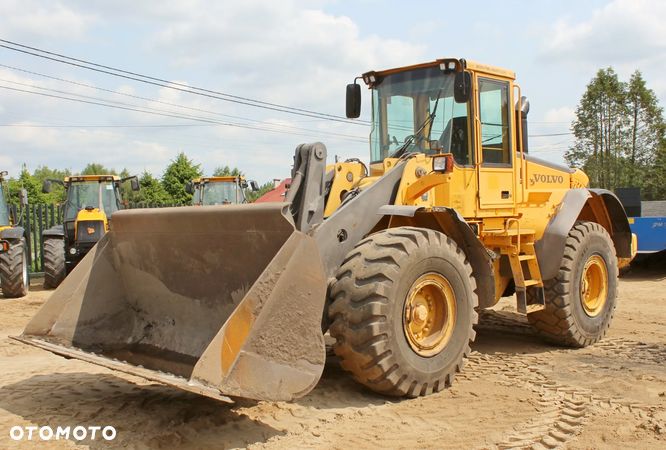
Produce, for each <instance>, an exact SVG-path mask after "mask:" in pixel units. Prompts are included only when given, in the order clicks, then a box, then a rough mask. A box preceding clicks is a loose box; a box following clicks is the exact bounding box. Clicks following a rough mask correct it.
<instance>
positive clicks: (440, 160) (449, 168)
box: [432, 155, 453, 173]
mask: <svg viewBox="0 0 666 450" xmlns="http://www.w3.org/2000/svg"><path fill="white" fill-rule="evenodd" d="M432 170H433V171H434V172H443V173H449V172H453V156H452V155H443V156H435V157H433V158H432Z"/></svg>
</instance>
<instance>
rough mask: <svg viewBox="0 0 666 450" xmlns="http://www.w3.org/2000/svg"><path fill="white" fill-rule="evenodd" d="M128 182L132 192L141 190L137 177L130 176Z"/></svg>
mask: <svg viewBox="0 0 666 450" xmlns="http://www.w3.org/2000/svg"><path fill="white" fill-rule="evenodd" d="M129 182H130V186H131V187H132V190H133V191H134V192H136V191H139V190H141V183H139V179H138V178H137V177H132V178H130V180H129Z"/></svg>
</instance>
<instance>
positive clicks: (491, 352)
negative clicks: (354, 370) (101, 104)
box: [0, 265, 666, 449]
mask: <svg viewBox="0 0 666 450" xmlns="http://www.w3.org/2000/svg"><path fill="white" fill-rule="evenodd" d="M664 266H665V267H662V268H660V269H657V270H654V269H653V270H652V271H645V270H641V271H634V272H632V273H630V274H629V275H628V276H627V277H625V278H623V279H622V280H621V283H620V296H619V305H618V309H617V312H616V315H615V319H614V323H613V325H612V326H611V331H610V334H609V335H608V336H607V338H606V339H605V340H603V341H602V342H600V343H599V344H597V345H594V346H592V347H588V348H585V349H581V350H571V349H561V348H556V347H552V346H548V345H545V344H543V343H541V342H540V341H539V340H538V339H537V338H536V337H534V336H533V335H532V332H531V330H530V329H529V327H528V326H527V325H526V324H525V323H524V320H522V319H521V318H520V316H517V315H516V314H515V313H513V312H512V310H513V306H512V304H511V303H510V302H509V299H505V300H503V302H502V303H501V305H500V307H499V308H498V309H499V312H497V313H491V314H490V315H486V316H485V317H484V324H483V325H481V326H480V327H479V331H478V337H477V342H476V343H475V345H474V347H473V350H474V352H473V354H472V355H471V357H470V359H469V361H468V364H467V365H466V367H465V369H464V371H463V374H461V376H459V377H458V378H457V379H456V381H455V383H454V385H453V387H452V388H450V389H446V390H444V391H443V392H441V393H439V394H436V395H432V396H429V397H425V398H419V399H415V400H401V401H397V400H393V399H387V398H383V397H381V396H378V395H375V394H373V393H371V392H368V391H366V390H365V389H363V388H362V387H360V386H359V385H357V384H355V383H354V382H353V381H351V380H350V378H349V377H348V376H346V375H345V373H344V372H342V371H341V370H340V369H339V368H338V367H337V365H336V363H335V361H333V360H332V361H330V362H329V363H328V364H327V367H326V369H325V371H324V375H323V378H322V380H321V381H320V383H319V385H318V386H317V388H316V389H315V390H314V391H313V392H312V393H310V394H309V395H307V396H306V397H304V398H302V399H300V400H299V401H296V402H293V403H270V402H251V401H244V402H242V403H237V404H234V405H230V404H225V403H220V402H217V401H215V400H211V399H207V398H204V397H198V396H196V395H194V394H189V393H186V392H180V391H178V390H176V389H172V388H169V387H166V386H161V385H158V384H153V383H150V382H146V381H144V380H141V379H138V378H134V377H131V376H125V375H122V374H118V373H114V372H111V371H109V370H106V369H103V368H100V367H97V366H94V365H90V364H87V363H83V362H79V361H75V360H66V359H64V358H60V357H57V356H54V355H51V354H50V353H47V352H44V351H41V350H38V349H34V348H31V347H28V346H25V345H22V344H20V343H18V342H15V341H12V340H10V339H8V338H7V336H9V335H16V334H19V333H20V332H21V330H22V328H23V326H24V325H25V324H26V322H27V321H28V320H29V318H30V317H31V315H32V314H34V313H35V311H36V310H37V309H38V308H39V307H40V306H41V305H42V304H43V303H44V301H45V300H46V299H47V298H48V295H49V292H48V291H43V290H40V289H39V288H38V287H37V286H34V289H33V292H32V293H31V294H30V295H29V296H28V297H26V298H24V299H20V300H4V299H0V448H70V447H91V448H97V447H109V446H111V447H124V448H175V447H180V448H234V447H251V448H315V447H318V448H340V449H343V448H344V449H347V448H369V447H385V448H410V449H411V448H511V447H517V448H556V447H561V448H575V449H579V448H580V449H582V448H619V447H630V448H655V449H656V448H662V449H663V448H666V326H665V324H666V265H664ZM15 425H21V426H30V425H34V426H51V427H53V428H54V429H55V428H56V427H58V426H67V425H70V426H74V425H83V426H96V425H102V426H104V425H113V426H114V427H115V428H116V429H117V433H118V434H117V438H116V439H115V440H114V441H113V442H111V443H109V442H107V441H104V440H99V439H98V440H95V441H91V440H88V441H84V442H77V441H75V440H74V439H70V440H59V441H49V442H46V443H45V442H40V441H32V442H28V441H21V442H17V441H13V440H11V439H10V437H9V430H10V428H11V427H12V426H15Z"/></svg>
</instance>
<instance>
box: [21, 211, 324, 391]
mask: <svg viewBox="0 0 666 450" xmlns="http://www.w3.org/2000/svg"><path fill="white" fill-rule="evenodd" d="M287 208H288V206H287V205H286V204H276V203H264V204H251V205H225V206H210V207H196V206H195V207H182V208H164V209H153V210H140V209H137V210H128V211H120V212H117V213H115V214H114V215H113V218H112V225H111V228H112V229H111V231H110V232H109V233H107V234H106V235H105V236H104V237H103V238H102V239H101V240H100V242H99V243H98V244H97V246H95V247H94V248H93V250H91V251H90V252H89V253H88V255H87V256H86V257H85V258H84V259H83V260H82V261H81V263H79V265H78V266H77V267H76V268H75V269H74V270H73V271H72V273H71V274H70V275H69V276H68V277H67V278H66V279H65V280H64V282H63V283H62V284H61V285H60V287H58V289H57V290H55V291H54V292H53V294H52V295H51V297H50V298H49V300H48V301H47V302H46V304H45V305H44V306H43V307H42V309H41V310H40V311H39V312H38V313H37V315H36V316H35V317H34V318H33V319H32V320H31V321H30V323H29V324H28V325H27V327H26V329H25V331H24V333H23V334H22V335H21V336H19V337H18V338H16V339H18V340H20V341H22V342H25V343H28V344H31V345H35V346H38V347H41V348H44V349H47V350H49V351H52V352H54V353H57V354H60V355H63V356H66V357H73V358H78V359H82V360H85V361H89V362H92V363H95V364H99V365H102V366H106V367H109V368H112V369H116V370H120V371H123V372H127V373H131V374H134V375H138V376H142V377H144V378H147V379H150V380H155V381H159V382H162V383H166V384H169V385H173V386H177V387H179V388H182V389H186V390H189V391H193V392H196V393H199V394H204V395H208V396H211V397H214V398H218V399H228V397H227V396H234V397H245V398H252V399H257V400H291V399H293V398H296V397H299V396H302V395H305V394H307V393H308V392H309V391H310V390H311V389H312V388H313V387H314V386H315V385H316V383H317V381H318V380H319V377H320V376H321V372H322V370H323V365H324V360H325V349H324V339H323V335H322V330H321V319H322V311H323V309H324V301H325V297H326V277H325V275H324V270H323V267H322V263H321V260H320V256H319V250H318V248H317V245H316V243H315V240H314V239H313V238H312V237H310V236H308V235H306V234H304V233H301V232H299V231H297V230H295V228H294V225H293V222H292V219H291V215H290V213H289V212H288V209H287Z"/></svg>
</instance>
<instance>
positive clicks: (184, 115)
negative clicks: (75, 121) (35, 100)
mask: <svg viewBox="0 0 666 450" xmlns="http://www.w3.org/2000/svg"><path fill="white" fill-rule="evenodd" d="M0 81H3V82H5V83H12V84H16V85H19V86H25V87H30V88H35V89H39V90H43V91H47V92H55V93H57V94H63V95H70V96H74V97H79V98H84V99H88V100H95V101H99V102H105V103H110V104H116V105H121V106H127V107H131V108H141V109H145V110H149V111H156V112H160V113H163V112H166V113H169V114H172V113H173V114H179V115H181V116H182V118H188V119H191V118H197V117H201V116H193V115H190V114H182V113H177V112H175V111H165V110H162V109H159V108H152V107H150V106H139V105H135V104H131V103H123V102H118V101H114V100H108V99H104V98H99V97H92V96H89V95H83V94H77V93H75V92H68V91H61V90H59V89H51V88H46V87H43V86H37V85H34V84H27V83H21V82H18V81H11V80H4V79H1V78H0ZM204 118H205V119H207V118H206V117H204ZM259 123H261V124H264V125H268V126H274V127H283V128H290V129H294V130H298V131H306V132H311V133H315V134H326V135H329V136H338V137H345V138H352V139H362V140H363V141H364V142H365V138H363V137H362V136H353V135H349V134H343V133H336V132H334V131H323V130H312V129H308V128H301V127H294V126H290V125H282V124H270V123H269V124H266V123H265V122H259ZM220 124H222V122H220ZM229 124H233V125H245V124H238V123H233V122H229ZM256 129H263V128H262V127H257V128H256Z"/></svg>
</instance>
